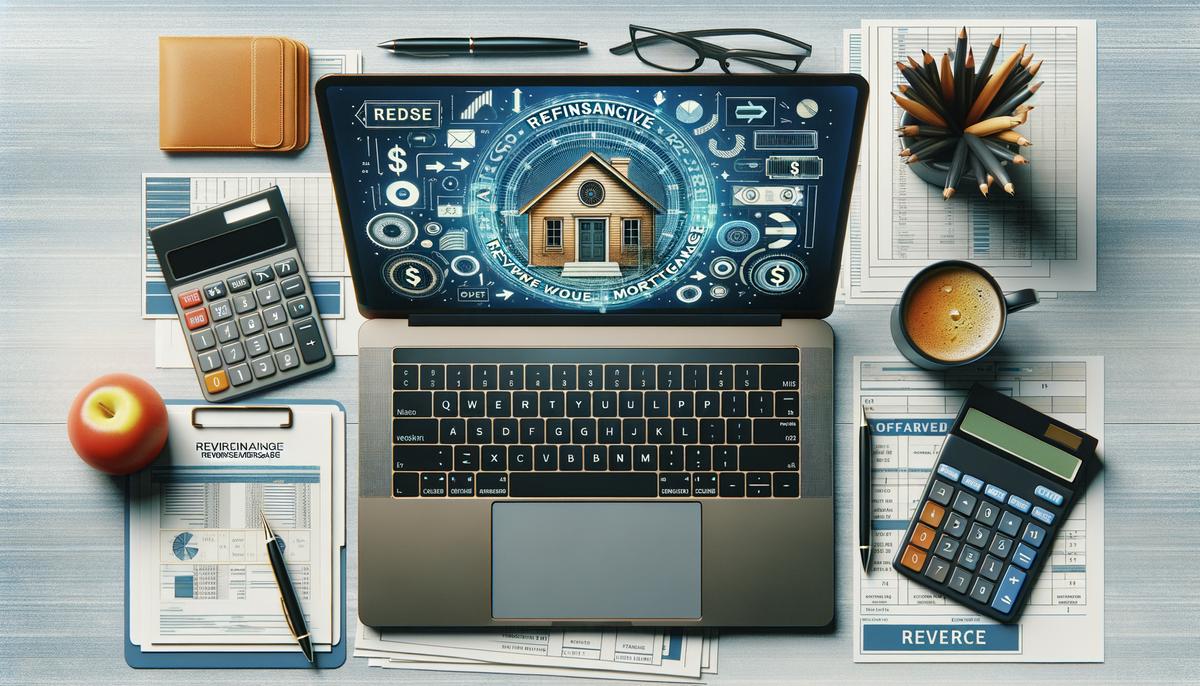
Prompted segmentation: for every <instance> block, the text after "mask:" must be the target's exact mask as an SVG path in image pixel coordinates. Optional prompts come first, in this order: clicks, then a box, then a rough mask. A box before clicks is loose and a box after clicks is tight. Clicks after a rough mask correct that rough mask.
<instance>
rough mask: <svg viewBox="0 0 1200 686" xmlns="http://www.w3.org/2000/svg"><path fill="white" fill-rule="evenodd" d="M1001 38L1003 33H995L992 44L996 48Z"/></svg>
mask: <svg viewBox="0 0 1200 686" xmlns="http://www.w3.org/2000/svg"><path fill="white" fill-rule="evenodd" d="M1003 38H1004V34H1003V33H998V34H996V40H994V41H992V45H994V46H996V47H997V48H998V47H1000V42H1001V40H1002V39H1003Z"/></svg>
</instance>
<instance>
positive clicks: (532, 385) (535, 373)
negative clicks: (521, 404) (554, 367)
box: [525, 364, 550, 391]
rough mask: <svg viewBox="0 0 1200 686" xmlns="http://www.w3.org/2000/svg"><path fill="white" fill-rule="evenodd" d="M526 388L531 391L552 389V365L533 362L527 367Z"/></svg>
mask: <svg viewBox="0 0 1200 686" xmlns="http://www.w3.org/2000/svg"><path fill="white" fill-rule="evenodd" d="M525 388H528V389H529V390H531V391H548V390H550V365H548V364H531V365H529V366H528V367H526V368H525Z"/></svg>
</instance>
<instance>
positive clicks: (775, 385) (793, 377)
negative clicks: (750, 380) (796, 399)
mask: <svg viewBox="0 0 1200 686" xmlns="http://www.w3.org/2000/svg"><path fill="white" fill-rule="evenodd" d="M762 387H763V389H764V390H768V391H788V390H795V389H797V388H799V387H800V367H799V366H798V365H794V364H764V365H763V366H762Z"/></svg>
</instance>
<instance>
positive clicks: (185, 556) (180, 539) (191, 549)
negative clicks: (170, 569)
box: [171, 531, 200, 560]
mask: <svg viewBox="0 0 1200 686" xmlns="http://www.w3.org/2000/svg"><path fill="white" fill-rule="evenodd" d="M191 542H192V534H191V532H190V531H185V532H183V533H181V534H179V535H178V536H176V537H175V540H173V541H171V552H172V553H174V554H175V557H177V558H179V559H180V560H190V559H192V558H194V557H196V556H197V555H199V554H200V549H199V548H197V547H195V546H191V545H188V544H189V543H191Z"/></svg>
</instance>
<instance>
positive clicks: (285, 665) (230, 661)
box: [123, 399, 350, 669]
mask: <svg viewBox="0 0 1200 686" xmlns="http://www.w3.org/2000/svg"><path fill="white" fill-rule="evenodd" d="M166 403H167V405H192V406H194V407H193V411H192V413H191V420H192V424H193V426H195V427H196V428H204V423H203V422H204V421H205V420H204V419H202V418H200V417H198V412H197V410H200V411H202V412H206V413H207V412H216V413H230V412H238V411H239V410H247V409H275V408H278V407H281V406H282V407H286V408H287V409H288V412H287V422H286V423H283V422H281V423H280V424H278V425H277V426H275V427H264V428H278V429H284V430H286V429H288V428H291V420H292V412H291V408H290V407H288V406H292V405H325V406H328V407H330V408H335V411H336V413H337V417H338V418H339V419H340V420H341V424H340V426H341V429H340V432H341V433H340V436H341V446H342V449H341V450H340V451H338V450H335V451H334V454H333V465H332V467H331V472H330V473H331V474H332V475H333V478H332V479H331V481H332V482H333V484H338V483H339V480H340V489H337V488H336V487H335V490H334V491H333V493H334V506H335V507H337V501H338V497H339V496H338V490H340V492H341V493H340V500H341V505H340V507H341V508H342V512H343V513H344V512H345V490H346V478H345V474H346V440H345V425H346V422H345V420H346V408H345V407H344V406H343V405H342V404H341V403H340V402H338V401H336V400H291V401H283V400H271V399H268V400H259V401H256V403H255V405H253V406H232V407H231V406H214V405H205V404H198V403H196V402H194V401H190V400H167V401H166ZM224 416H229V415H224ZM198 421H199V422H200V424H197V422H198ZM129 478H130V479H132V478H133V477H129ZM131 492H132V488H131V487H130V484H129V481H128V480H127V481H126V488H125V550H126V553H125V583H124V586H125V602H124V621H123V624H124V627H125V646H124V647H125V663H126V664H128V665H129V666H130V667H134V668H137V669H336V668H338V667H341V666H342V665H343V664H345V662H346V646H347V644H348V642H347V640H346V636H347V634H349V633H350V631H349V627H347V625H346V536H345V515H344V514H343V517H342V527H341V529H340V531H339V530H338V528H337V527H336V526H335V527H334V532H333V533H334V536H335V538H339V539H340V545H339V546H338V547H339V548H340V551H339V555H338V558H339V564H340V566H341V583H340V586H341V602H340V605H341V608H340V615H341V635H340V637H339V640H338V641H337V643H335V644H334V645H333V646H332V650H330V651H329V652H318V653H316V654H315V655H314V661H313V662H312V663H310V662H309V661H308V660H307V659H305V657H304V655H303V654H302V653H301V652H300V648H299V646H297V647H296V650H295V652H290V651H288V652H280V651H248V652H227V651H177V652H171V651H144V650H142V647H141V646H140V645H137V644H134V643H133V642H132V640H131V639H130V631H131V627H130V602H129V601H130V588H129V580H130V569H129V552H128V551H129V536H130V533H129V530H130V494H131Z"/></svg>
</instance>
